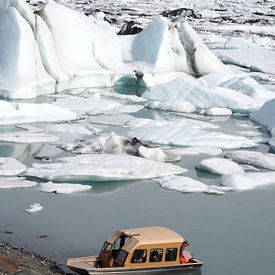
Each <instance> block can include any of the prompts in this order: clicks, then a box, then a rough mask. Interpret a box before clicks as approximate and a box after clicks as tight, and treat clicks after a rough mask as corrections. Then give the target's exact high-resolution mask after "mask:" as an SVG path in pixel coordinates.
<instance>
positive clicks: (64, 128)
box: [47, 123, 101, 135]
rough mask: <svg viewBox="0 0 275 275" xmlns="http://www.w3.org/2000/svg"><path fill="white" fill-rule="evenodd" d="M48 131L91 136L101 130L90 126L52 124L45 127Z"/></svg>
mask: <svg viewBox="0 0 275 275" xmlns="http://www.w3.org/2000/svg"><path fill="white" fill-rule="evenodd" d="M47 130H48V131H53V132H66V133H76V134H81V135H93V134H98V133H99V132H100V131H101V130H100V129H97V128H95V127H92V126H91V125H87V126H85V125H79V124H68V123H64V124H54V125H50V126H48V127H47Z"/></svg>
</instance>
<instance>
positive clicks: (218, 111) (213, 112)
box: [205, 107, 232, 116]
mask: <svg viewBox="0 0 275 275" xmlns="http://www.w3.org/2000/svg"><path fill="white" fill-rule="evenodd" d="M205 114H206V115H208V116H231V115H232V111H231V110H230V109H227V108H219V107H212V108H210V109H208V110H207V111H206V113H205Z"/></svg>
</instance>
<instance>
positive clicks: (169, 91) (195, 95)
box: [142, 78, 261, 113]
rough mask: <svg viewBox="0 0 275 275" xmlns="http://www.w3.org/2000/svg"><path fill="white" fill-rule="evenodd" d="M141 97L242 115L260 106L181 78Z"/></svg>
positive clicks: (244, 98) (226, 92)
mask: <svg viewBox="0 0 275 275" xmlns="http://www.w3.org/2000/svg"><path fill="white" fill-rule="evenodd" d="M142 96H143V97H145V98H147V99H149V100H156V101H162V102H165V101H169V102H174V104H176V102H181V101H187V102H190V103H191V104H192V105H194V106H195V107H196V108H199V109H209V108H212V107H220V108H228V109H231V110H232V111H234V112H242V113H248V112H249V111H251V110H254V109H258V108H259V107H260V105H261V104H260V103H258V102H257V101H256V100H255V99H253V98H251V97H249V96H247V95H244V94H242V93H239V92H237V91H234V90H231V89H226V88H221V87H217V88H209V87H207V86H204V85H202V84H200V82H199V81H194V80H185V79H183V78H178V79H176V80H173V81H170V82H168V83H166V84H162V85H157V86H155V87H153V88H151V89H150V90H149V91H147V92H145V93H144V94H143V95H142Z"/></svg>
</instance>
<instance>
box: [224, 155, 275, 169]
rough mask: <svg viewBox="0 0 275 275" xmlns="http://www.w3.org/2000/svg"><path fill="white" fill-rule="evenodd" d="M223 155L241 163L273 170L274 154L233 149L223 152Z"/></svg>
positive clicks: (274, 166) (274, 167) (274, 164)
mask: <svg viewBox="0 0 275 275" xmlns="http://www.w3.org/2000/svg"><path fill="white" fill-rule="evenodd" d="M225 157H227V158H230V159H231V160H233V161H235V162H238V163H241V164H248V165H252V166H256V167H259V168H264V169H268V170H274V171H275V155H274V154H263V153H261V152H256V151H233V152H228V153H226V154H225Z"/></svg>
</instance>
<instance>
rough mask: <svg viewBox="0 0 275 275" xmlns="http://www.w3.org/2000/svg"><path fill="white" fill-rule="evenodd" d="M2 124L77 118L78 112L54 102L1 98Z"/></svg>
mask: <svg viewBox="0 0 275 275" xmlns="http://www.w3.org/2000/svg"><path fill="white" fill-rule="evenodd" d="M0 109H1V113H0V125H9V124H18V123H30V122H54V121H65V120H73V119H76V117H77V116H76V114H75V113H73V112H71V111H69V110H66V109H64V108H61V107H58V106H54V105H52V104H46V103H42V104H34V103H11V102H7V101H3V100H0Z"/></svg>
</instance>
